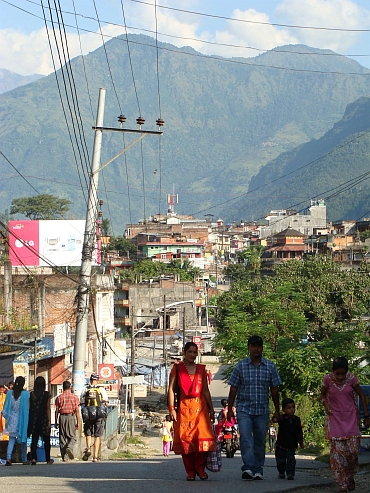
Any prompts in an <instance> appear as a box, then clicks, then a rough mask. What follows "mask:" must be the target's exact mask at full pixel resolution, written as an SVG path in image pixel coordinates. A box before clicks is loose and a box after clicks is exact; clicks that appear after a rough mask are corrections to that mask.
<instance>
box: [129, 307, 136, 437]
mask: <svg viewBox="0 0 370 493" xmlns="http://www.w3.org/2000/svg"><path fill="white" fill-rule="evenodd" d="M135 320H136V317H135V313H134V307H132V322H131V376H132V377H134V376H135ZM134 431H135V385H134V383H133V382H132V384H131V432H130V435H131V436H133V435H134Z"/></svg>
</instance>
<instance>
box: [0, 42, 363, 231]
mask: <svg viewBox="0 0 370 493" xmlns="http://www.w3.org/2000/svg"><path fill="white" fill-rule="evenodd" d="M129 40H130V43H129V47H130V58H129V56H128V48H127V46H128V44H127V42H126V39H125V38H124V37H119V38H115V39H113V40H111V41H109V42H107V43H106V45H105V49H103V48H100V49H98V50H96V51H94V52H92V53H90V54H89V55H87V56H86V57H84V63H82V58H81V57H78V58H76V59H74V60H72V63H71V65H70V67H67V68H68V71H67V70H66V69H64V70H63V73H62V72H61V71H58V72H57V77H55V74H51V75H50V76H48V77H44V78H42V79H40V80H37V81H36V82H33V83H31V84H28V85H27V86H23V87H19V88H17V89H14V90H12V91H9V92H6V93H5V94H2V95H0V118H1V120H2V121H6V122H7V124H6V125H2V127H1V129H0V139H1V149H0V150H1V152H2V153H3V154H4V155H5V156H6V159H5V158H3V157H2V158H1V161H0V164H1V171H2V181H0V200H1V202H0V204H1V209H2V210H3V211H5V209H7V208H9V205H10V202H11V200H12V199H13V198H15V197H24V196H31V195H35V190H34V189H36V190H37V191H38V192H39V193H47V194H49V193H50V194H53V195H58V196H60V197H63V198H67V199H69V200H71V201H72V208H71V216H72V217H73V218H84V217H85V209H86V189H87V181H88V171H89V163H90V162H91V152H92V143H93V131H92V129H91V127H92V126H93V125H94V122H95V115H96V108H97V99H98V93H99V88H100V87H105V88H106V89H107V96H106V104H105V118H104V123H105V125H106V126H111V127H112V126H117V125H118V123H117V117H118V115H120V114H121V113H123V114H125V115H126V117H127V122H126V124H125V125H126V127H128V128H135V129H136V128H137V126H136V123H135V120H136V118H137V117H138V116H139V115H141V116H143V117H144V118H145V120H146V122H145V125H144V129H154V128H155V121H156V119H157V118H158V117H162V118H163V119H164V120H165V126H164V136H163V137H162V138H161V139H159V138H158V137H157V136H147V137H145V139H144V140H143V141H142V144H137V145H135V146H134V147H132V149H130V151H128V152H127V153H126V155H125V157H124V156H122V157H120V158H119V159H117V160H116V161H114V162H113V163H112V164H110V165H109V166H108V167H106V168H105V169H104V172H103V173H101V176H100V182H99V197H100V198H102V199H104V201H105V206H104V215H105V217H107V218H109V219H110V220H111V222H112V224H113V226H114V233H115V234H122V231H123V230H124V229H125V225H126V223H127V222H130V221H137V220H139V219H143V218H144V217H145V218H147V217H148V216H149V215H150V214H153V213H158V212H164V211H165V210H166V209H167V205H166V194H167V193H171V192H172V190H173V189H175V192H176V193H178V194H179V204H178V205H176V211H177V212H179V213H189V214H194V215H196V216H198V217H202V216H203V215H204V214H206V213H210V214H214V215H215V216H217V215H219V214H220V213H223V214H225V216H226V215H227V216H228V217H227V218H226V219H236V220H238V219H240V218H241V217H243V216H245V214H247V215H248V213H247V212H246V209H245V207H244V206H243V204H240V206H239V205H238V207H236V206H235V205H236V202H235V200H234V198H235V197H236V196H238V195H240V194H243V193H245V192H246V191H247V190H248V185H249V181H250V179H251V177H252V176H253V175H256V173H257V172H258V170H259V169H260V168H261V166H263V165H264V164H266V163H267V162H269V161H271V160H272V159H274V158H276V157H277V156H278V155H279V154H280V153H281V152H286V151H288V150H292V149H294V148H296V146H299V145H300V144H302V143H304V142H308V141H310V140H311V139H314V138H315V139H318V138H320V137H321V136H322V135H323V134H324V133H325V132H326V131H328V130H329V129H330V128H331V127H332V126H333V124H334V123H335V122H337V121H338V120H340V119H341V118H342V115H343V113H344V111H345V108H346V106H347V104H348V103H351V102H353V101H354V100H356V99H358V98H359V97H363V96H367V95H368V94H370V77H369V74H370V71H369V70H368V69H365V68H363V67H361V66H360V65H359V64H358V63H357V62H354V61H353V60H350V59H348V58H346V57H343V56H339V55H336V54H335V53H333V52H331V51H328V50H317V49H313V48H309V47H306V46H285V47H281V48H279V51H277V50H273V51H271V52H267V53H264V54H262V55H260V56H258V57H256V58H254V59H241V58H233V59H222V58H214V57H207V56H203V55H201V54H199V53H197V52H196V51H194V50H193V49H191V48H176V47H175V46H173V45H170V44H166V43H159V45H158V51H157V49H156V44H155V40H154V39H152V38H150V37H147V36H143V35H139V36H136V35H130V37H129ZM157 53H158V68H159V70H158V72H157ZM131 68H132V70H131ZM57 83H58V84H57ZM159 96H160V98H159ZM61 101H63V106H62V104H61ZM70 113H72V114H73V115H74V121H73V122H72V121H71V117H70ZM66 122H67V123H68V130H67V123H66ZM133 138H134V137H132V135H128V134H125V139H124V140H123V138H122V135H118V134H116V133H105V134H104V137H103V146H102V163H105V162H106V161H107V160H108V159H110V158H111V157H112V156H113V155H114V154H116V153H118V152H119V151H120V150H121V149H122V148H123V147H124V145H125V144H127V143H129V142H131V141H132V140H133ZM294 152H298V151H294ZM312 152H313V153H314V151H312ZM314 155H317V154H316V153H314ZM279 163H280V161H279ZM279 166H280V165H279ZM279 166H278V167H279ZM26 180H27V181H26ZM297 187H299V185H298V184H297ZM289 195H291V194H290V191H289ZM261 200H262V201H263V203H264V205H265V198H264V197H262V199H261ZM226 201H228V202H227V204H228V205H227V208H225V209H224V210H223V208H224V207H225V206H224V205H221V204H225V202H226ZM278 206H279V204H276V205H275V207H278ZM229 207H230V211H231V212H230V213H229Z"/></svg>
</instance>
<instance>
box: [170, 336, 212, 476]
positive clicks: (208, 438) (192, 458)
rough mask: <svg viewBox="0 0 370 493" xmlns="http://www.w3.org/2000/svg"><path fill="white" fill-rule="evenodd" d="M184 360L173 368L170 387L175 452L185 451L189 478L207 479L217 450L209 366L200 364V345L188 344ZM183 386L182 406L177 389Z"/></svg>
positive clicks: (184, 351) (181, 391)
mask: <svg viewBox="0 0 370 493" xmlns="http://www.w3.org/2000/svg"><path fill="white" fill-rule="evenodd" d="M183 354H184V359H183V361H182V362H181V363H178V364H175V365H173V367H172V370H171V374H170V382H169V388H168V410H169V412H170V414H171V417H172V420H173V423H174V440H173V451H174V452H175V454H179V455H180V454H181V456H182V460H183V463H184V466H185V470H186V473H187V477H186V480H187V481H194V480H195V476H196V475H198V476H199V477H200V479H207V478H208V475H207V473H206V472H205V470H204V468H205V464H206V456H207V452H208V451H211V450H216V442H215V437H214V434H213V429H212V422H213V421H214V409H213V405H212V400H211V394H210V393H209V389H208V383H207V374H206V367H205V365H198V364H196V363H195V360H196V358H197V356H198V347H197V345H196V344H194V343H193V342H187V343H186V344H185V347H184V350H183ZM177 387H178V388H179V394H180V395H179V398H178V409H177V410H176V409H175V392H176V389H177Z"/></svg>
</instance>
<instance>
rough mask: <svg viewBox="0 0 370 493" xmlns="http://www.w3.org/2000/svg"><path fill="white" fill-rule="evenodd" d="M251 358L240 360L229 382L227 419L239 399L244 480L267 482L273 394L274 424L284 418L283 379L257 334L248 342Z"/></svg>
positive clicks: (238, 411) (229, 417) (232, 413)
mask: <svg viewBox="0 0 370 493" xmlns="http://www.w3.org/2000/svg"><path fill="white" fill-rule="evenodd" d="M248 351H249V357H248V358H244V359H243V360H241V361H239V363H238V364H237V365H236V366H235V368H234V370H233V372H232V374H231V377H230V379H229V382H228V383H229V385H230V392H229V398H228V403H229V405H228V413H227V419H228V420H229V421H230V420H231V418H232V417H233V415H234V412H233V410H232V407H233V405H234V401H235V398H236V410H237V415H238V429H239V433H240V452H241V456H242V460H243V466H242V471H243V474H242V479H247V480H252V479H263V466H264V463H265V452H266V432H267V427H268V424H269V416H270V410H269V394H270V392H271V397H272V401H273V403H274V407H275V412H274V414H273V417H272V419H273V421H277V420H278V419H279V417H280V412H279V408H280V405H279V385H281V383H282V382H281V378H280V375H279V373H278V371H277V368H276V366H275V364H274V363H273V362H272V361H270V360H268V359H266V358H263V357H262V352H263V340H262V338H261V337H260V336H258V335H254V336H251V337H250V338H249V339H248Z"/></svg>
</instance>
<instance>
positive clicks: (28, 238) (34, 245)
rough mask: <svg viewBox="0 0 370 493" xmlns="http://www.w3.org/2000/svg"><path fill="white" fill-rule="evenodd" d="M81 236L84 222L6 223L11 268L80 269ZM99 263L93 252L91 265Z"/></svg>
mask: <svg viewBox="0 0 370 493" xmlns="http://www.w3.org/2000/svg"><path fill="white" fill-rule="evenodd" d="M84 234H85V221H84V220H73V221H66V220H51V221H31V220H28V221H9V248H10V252H9V253H10V261H11V263H12V266H13V267H20V266H22V265H24V266H27V267H36V266H37V267H43V266H50V267H53V266H58V267H61V266H79V265H81V254H82V246H83V242H84ZM98 260H100V256H99V251H98V248H96V249H95V254H94V256H93V263H94V264H95V265H96V264H97V263H98Z"/></svg>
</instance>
